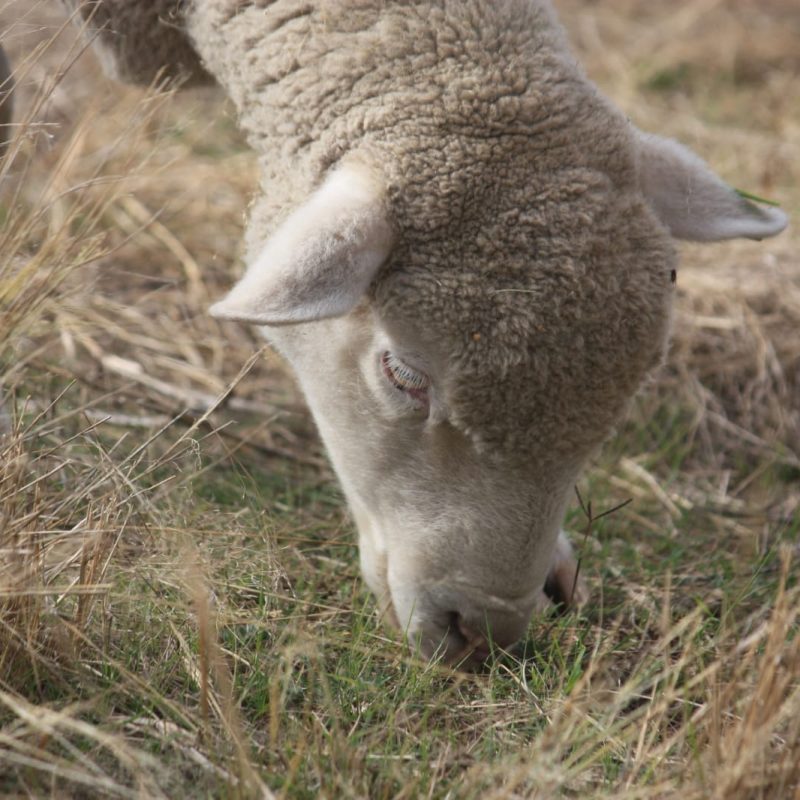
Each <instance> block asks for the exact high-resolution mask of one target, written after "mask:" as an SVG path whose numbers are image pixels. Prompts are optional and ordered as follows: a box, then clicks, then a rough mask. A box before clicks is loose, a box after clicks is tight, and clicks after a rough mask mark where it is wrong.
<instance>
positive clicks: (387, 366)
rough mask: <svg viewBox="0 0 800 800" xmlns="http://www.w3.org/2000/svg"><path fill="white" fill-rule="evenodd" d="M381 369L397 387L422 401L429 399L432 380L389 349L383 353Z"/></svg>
mask: <svg viewBox="0 0 800 800" xmlns="http://www.w3.org/2000/svg"><path fill="white" fill-rule="evenodd" d="M381 369H382V371H383V374H384V376H385V377H386V379H387V380H388V381H389V383H391V384H392V386H394V387H395V389H398V390H399V391H401V392H405V393H406V394H408V395H410V396H411V397H413V398H414V399H415V400H418V401H420V402H423V401H427V399H428V388H429V387H430V384H431V381H430V378H429V377H428V376H427V375H425V374H424V373H423V372H420V371H419V370H416V369H414V368H413V367H410V366H409V365H408V364H406V362H405V361H403V360H402V359H400V358H398V357H397V356H396V355H395V354H394V353H390V352H389V351H388V350H386V351H385V352H384V353H383V354H382V355H381Z"/></svg>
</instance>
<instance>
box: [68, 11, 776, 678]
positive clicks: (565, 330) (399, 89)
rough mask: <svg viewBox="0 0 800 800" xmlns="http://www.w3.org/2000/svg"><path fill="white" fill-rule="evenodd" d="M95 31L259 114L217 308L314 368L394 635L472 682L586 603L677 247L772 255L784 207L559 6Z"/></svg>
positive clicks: (319, 417) (235, 19) (655, 349)
mask: <svg viewBox="0 0 800 800" xmlns="http://www.w3.org/2000/svg"><path fill="white" fill-rule="evenodd" d="M63 1H64V2H66V4H67V6H68V7H69V8H70V9H71V10H72V11H73V12H74V11H75V9H76V8H77V0H63ZM80 13H82V14H83V15H84V18H85V19H91V20H92V24H94V25H96V26H98V27H99V28H100V31H99V34H98V43H99V46H100V48H101V50H102V52H103V54H104V61H105V63H106V64H107V65H109V68H110V70H111V72H112V74H115V75H117V76H119V77H122V78H126V79H130V80H134V81H140V82H142V81H144V82H146V81H150V80H152V79H154V78H155V77H156V76H158V75H162V74H175V75H179V74H183V75H184V77H185V79H186V80H187V81H188V82H189V83H192V82H194V83H199V82H203V81H205V80H207V79H208V78H209V77H213V79H214V80H216V81H217V82H218V83H219V84H220V85H221V86H222V88H223V89H224V90H225V91H226V92H227V94H228V95H229V96H230V97H231V98H232V100H233V102H234V103H235V105H236V108H237V111H238V116H239V121H240V125H241V126H242V128H243V130H244V131H245V132H246V134H247V136H248V139H249V142H250V144H251V145H252V147H253V148H254V149H255V151H256V152H257V154H258V156H259V164H260V170H261V193H260V194H259V196H258V197H257V199H256V200H255V203H254V205H253V207H252V210H251V215H250V221H249V224H248V229H247V233H246V262H247V265H248V266H247V268H246V270H245V273H244V275H243V277H242V278H241V280H240V282H239V283H238V284H237V285H236V286H234V287H233V289H232V290H231V291H230V293H229V294H228V296H227V297H225V298H224V299H222V300H221V301H219V302H217V303H216V304H215V305H214V306H213V307H212V309H211V313H212V314H213V315H215V316H216V317H218V318H220V319H226V320H237V321H242V322H248V323H253V324H255V325H257V326H260V328H261V330H262V331H263V333H264V335H265V336H266V338H267V339H268V340H269V341H270V342H271V343H272V345H273V346H274V347H275V348H276V349H277V350H278V351H279V352H281V353H282V354H283V355H284V356H285V357H286V358H287V359H288V361H289V362H290V363H291V364H292V365H293V367H294V369H295V371H296V373H297V377H298V380H299V383H300V385H301V387H302V389H303V391H304V393H305V396H306V398H307V401H308V404H309V406H310V408H311V411H312V413H313V415H314V418H315V420H316V423H317V426H318V428H319V431H320V434H321V436H322V438H323V440H324V442H325V444H326V447H327V450H328V453H329V455H330V458H331V461H332V463H333V465H334V467H335V469H336V472H337V474H338V476H339V479H340V482H341V484H342V487H343V490H344V493H345V495H346V498H347V501H348V504H349V507H350V510H351V512H352V514H353V517H354V519H355V522H356V526H357V528H358V536H359V554H360V563H361V569H362V573H363V575H364V578H365V580H366V583H367V585H368V586H369V587H370V589H371V590H372V591H373V592H374V594H375V595H376V597H377V599H378V603H379V606H380V608H381V610H382V612H383V613H384V614H385V616H386V618H387V619H388V620H390V621H391V622H393V624H394V625H396V626H397V627H398V628H399V629H401V630H402V631H404V632H405V634H406V635H407V637H408V639H409V640H410V641H411V642H412V643H414V644H416V645H417V646H419V648H420V649H421V651H422V652H423V653H424V654H425V655H426V656H429V657H433V656H434V655H440V656H441V657H443V658H444V659H445V660H446V661H448V662H451V663H462V664H467V665H474V664H478V663H480V662H481V661H482V660H484V659H485V657H486V655H487V653H488V651H489V644H490V642H494V643H495V644H496V645H498V646H500V647H508V646H511V645H512V644H513V643H514V642H516V641H517V640H519V639H520V638H521V637H522V636H523V635H524V634H525V631H526V629H527V625H528V622H529V619H530V616H531V614H532V613H533V611H534V610H535V609H537V608H540V607H542V605H543V604H544V603H545V602H546V598H545V592H547V593H548V594H551V595H554V596H556V597H560V598H562V599H564V600H566V601H568V602H569V601H571V602H578V601H580V599H581V597H582V596H583V595H584V594H585V588H584V587H583V585H582V584H581V583H580V582H576V570H577V567H576V563H575V559H574V557H573V555H572V550H571V548H570V545H569V542H568V540H567V538H566V536H565V534H564V533H563V531H562V530H561V521H562V518H563V514H564V512H565V508H566V505H567V502H568V498H569V497H570V493H571V490H572V486H573V484H574V482H575V480H576V477H577V475H578V474H579V472H580V470H581V468H582V466H583V465H584V464H585V463H586V461H587V459H588V458H589V457H590V455H591V454H593V453H594V452H595V451H596V450H597V448H598V447H599V446H600V445H601V444H602V442H603V441H604V440H605V439H606V438H607V437H608V435H609V434H610V432H611V431H612V429H613V428H614V426H615V425H616V424H617V423H618V422H619V420H620V419H621V418H622V416H623V415H624V413H625V410H626V408H627V407H628V405H629V402H630V400H631V398H632V397H633V395H634V394H635V392H636V391H637V389H638V387H639V386H640V385H641V384H642V383H643V381H644V380H645V379H646V378H647V376H649V375H651V374H652V373H653V371H654V370H655V369H656V368H657V367H658V366H659V365H660V364H661V362H662V360H663V358H664V353H665V348H666V342H667V337H668V330H669V324H670V311H671V304H672V298H673V293H674V286H673V281H672V277H673V276H674V270H675V269H676V266H677V257H676V250H675V245H674V241H673V240H674V239H688V240H694V241H703V242H711V241H719V240H723V239H729V238H734V237H749V238H755V239H760V238H763V237H767V236H773V235H775V234H777V233H779V232H780V231H781V230H782V229H783V228H784V227H785V225H786V222H787V220H786V217H785V215H784V214H783V213H782V212H781V211H779V210H778V209H775V208H762V207H760V206H757V205H755V204H754V203H752V202H750V201H748V200H746V199H744V198H743V197H741V196H740V195H739V194H738V193H736V192H735V191H734V190H732V189H731V188H730V187H728V186H727V185H726V184H725V183H724V182H723V181H721V180H720V179H719V178H718V177H717V176H716V175H715V174H714V173H713V172H712V171H711V170H710V169H709V168H708V167H707V166H706V164H705V163H704V162H703V161H701V160H700V159H699V158H698V157H697V156H696V155H694V154H693V153H691V152H690V151H689V150H687V149H686V148H684V147H683V146H681V145H680V144H678V143H676V142H674V141H670V140H667V139H664V138H661V137H659V136H656V135H652V134H647V133H643V132H641V131H639V130H637V129H636V128H635V127H634V126H633V125H632V124H631V123H630V122H629V121H628V120H627V119H626V118H625V117H624V116H623V115H622V114H621V113H620V112H619V111H618V110H616V109H615V108H614V107H613V106H612V105H611V103H610V102H609V101H608V100H606V99H605V98H604V97H603V96H602V95H601V94H600V93H599V92H598V90H597V89H596V88H595V87H594V86H593V85H592V84H591V83H590V82H589V81H588V79H587V78H586V76H585V75H584V74H583V73H582V71H581V70H580V68H579V67H578V66H577V64H576V62H575V59H574V58H573V56H572V54H571V52H570V50H569V47H568V44H567V41H566V37H565V34H564V32H563V31H562V29H561V27H560V24H559V22H558V21H557V18H556V15H555V12H554V11H553V9H552V7H551V5H550V3H548V2H545V0H412V1H411V2H392V0H325V1H324V2H323V0H272V2H269V1H268V0H187V1H185V2H181V1H179V0H157V1H156V2H149V1H148V0H99V1H98V2H92V3H90V4H88V5H85V6H83V7H81V9H80ZM92 14H93V15H94V16H93V17H91V16H90V15H92ZM576 588H577V591H576Z"/></svg>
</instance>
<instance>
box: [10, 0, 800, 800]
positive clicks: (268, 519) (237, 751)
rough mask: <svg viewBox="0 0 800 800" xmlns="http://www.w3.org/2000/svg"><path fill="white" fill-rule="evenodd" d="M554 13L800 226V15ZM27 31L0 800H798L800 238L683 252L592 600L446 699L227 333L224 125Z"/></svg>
mask: <svg viewBox="0 0 800 800" xmlns="http://www.w3.org/2000/svg"><path fill="white" fill-rule="evenodd" d="M560 7H561V13H562V16H563V17H564V19H565V21H567V22H569V23H570V25H571V27H572V30H571V33H572V36H573V40H574V41H575V42H576V46H577V48H578V49H579V51H580V55H581V59H582V61H583V62H584V63H585V64H586V65H587V68H588V69H589V71H590V73H591V74H592V75H593V76H594V77H595V78H596V79H597V80H598V81H599V82H600V83H601V85H602V86H603V87H604V89H605V91H607V92H608V93H609V94H611V95H612V96H614V98H615V99H616V100H617V102H619V103H620V104H621V105H622V106H623V107H624V108H625V109H626V111H627V112H628V113H629V114H630V115H631V116H632V117H633V118H634V120H635V121H636V122H638V123H639V124H642V125H643V126H645V127H649V128H651V129H654V130H659V131H660V132H662V133H665V134H668V135H675V136H678V137H680V138H682V139H684V140H685V141H687V143H689V144H691V145H692V146H693V147H695V148H696V149H697V150H698V151H700V152H701V153H703V155H706V156H708V157H709V158H710V159H711V160H712V161H713V162H714V163H715V166H717V167H718V168H719V169H720V170H721V171H722V172H723V173H724V174H725V175H726V176H727V177H728V179H729V180H730V181H731V182H732V183H735V184H741V185H746V186H748V187H750V188H752V189H753V190H754V191H756V192H758V194H759V195H762V196H764V195H765V196H768V197H771V198H775V199H776V200H778V201H780V202H781V204H782V206H783V207H784V208H786V210H787V212H788V213H789V214H790V215H793V216H794V217H795V218H796V217H797V214H798V207H799V206H800V202H799V201H800V193H799V192H798V189H797V186H798V185H800V180H798V178H800V175H798V167H797V164H796V163H795V161H794V160H793V158H792V156H791V154H792V153H794V152H796V150H797V147H798V145H800V115H799V112H798V109H800V103H799V102H798V99H800V98H798V96H797V86H796V81H795V79H794V74H795V72H794V65H795V61H794V60H793V59H796V53H795V50H796V48H795V47H794V39H793V38H792V37H791V36H787V34H786V31H790V30H791V29H792V26H795V28H796V26H797V25H799V24H800V18H799V17H798V12H797V10H796V8H794V4H793V3H790V2H785V3H784V2H780V1H779V0H771V2H770V3H769V4H765V5H764V8H763V9H761V8H759V10H757V11H756V10H754V8H753V7H752V5H747V4H745V3H744V2H743V0H742V2H740V1H739V0H736V2H731V3H726V4H709V3H701V2H693V1H692V2H686V3H683V4H681V5H680V9H679V10H678V11H675V8H674V5H673V4H666V3H664V4H658V3H656V4H653V3H646V2H644V0H617V2H615V3H614V4H608V5H607V7H606V6H604V8H603V9H602V10H600V9H598V8H596V7H595V4H592V3H589V2H587V1H585V0H564V2H562V3H561V4H560ZM744 10H747V14H746V15H745V13H744ZM701 12H702V13H701ZM10 21H13V22H14V24H13V25H11V24H4V25H0V30H4V31H5V32H4V35H3V39H4V46H6V48H7V49H8V50H9V52H10V54H11V56H12V60H13V61H14V64H15V67H16V70H17V75H16V78H17V83H18V86H19V93H18V116H17V119H18V121H19V122H20V124H19V129H18V131H17V135H16V137H15V139H14V143H13V145H12V147H11V150H10V153H9V156H8V157H7V158H6V159H5V160H4V161H3V163H2V165H0V207H1V208H2V215H0V218H2V220H3V223H2V227H0V308H1V309H2V313H0V794H3V795H4V796H8V797H55V798H64V797H103V798H106V797H113V798H118V797H119V798H127V797H148V798H151V797H152V798H159V797H162V798H182V797H185V798H197V797H261V798H265V797H266V798H268V797H273V796H275V797H287V798H289V797H291V798H304V797H309V798H311V797H314V798H317V797H330V798H338V797H370V798H418V797H436V798H445V797H449V798H473V797H474V798H515V797H526V798H527V797H538V798H551V797H576V798H577V797H580V798H584V797H598V798H602V797H614V798H625V800H634V798H662V797H674V796H677V795H680V796H681V797H683V798H687V799H691V798H708V797H713V798H732V799H734V798H735V800H738V799H739V798H783V797H786V798H789V797H794V796H797V794H798V792H799V791H800V766H799V765H800V638H799V637H798V613H800V587H799V586H798V581H797V554H798V543H799V542H800V514H798V506H799V504H800V489H799V488H798V487H799V486H800V481H798V477H799V476H800V386H799V385H798V384H800V371H798V370H800V342H799V341H798V338H797V334H796V331H797V330H800V267H798V263H797V257H796V252H797V245H798V241H797V234H796V233H795V232H793V231H791V230H790V231H789V232H788V233H787V234H785V235H784V236H783V237H782V238H779V239H776V240H773V241H770V242H765V243H762V244H759V245H756V244H752V243H741V244H731V245H720V246H715V247H712V248H708V249H700V248H689V247H687V248H686V250H685V253H684V261H683V265H682V267H681V269H680V271H679V275H678V287H679V307H678V309H677V312H676V322H675V332H676V337H675V343H674V346H673V348H672V352H671V355H670V359H669V362H668V364H667V365H666V366H665V367H664V369H663V370H662V371H661V373H660V374H659V376H658V379H657V380H656V381H655V382H654V384H653V385H652V386H650V387H647V389H646V390H645V391H643V393H642V394H641V395H640V397H639V398H638V399H637V401H636V403H635V405H634V408H633V410H632V413H631V415H630V417H629V419H628V421H627V422H626V423H625V424H624V425H623V426H622V427H621V429H620V431H619V432H618V435H617V436H616V437H615V438H614V439H613V440H612V441H610V442H609V443H608V445H607V447H606V448H605V449H604V451H603V453H602V454H601V456H600V457H599V458H598V460H597V461H596V462H595V463H594V464H592V465H591V466H590V468H589V469H588V470H587V473H586V475H585V477H584V478H583V479H582V482H581V484H580V486H579V491H580V494H581V497H582V498H583V499H584V502H585V503H586V504H588V503H589V502H591V514H592V516H593V517H594V518H595V520H594V521H593V522H592V524H591V525H587V520H586V515H585V513H584V512H583V511H582V510H581V508H580V506H579V504H578V503H577V502H576V503H575V504H574V506H573V508H571V510H570V511H569V514H568V518H567V527H568V529H569V530H570V531H571V532H572V538H573V541H574V542H575V544H576V546H577V547H578V548H579V549H580V553H581V559H582V562H581V563H582V571H583V574H584V575H585V576H586V578H587V580H588V581H589V584H590V587H591V592H592V600H591V602H590V603H589V604H588V606H587V607H586V608H585V609H583V610H582V611H581V612H580V613H570V614H566V615H563V616H550V617H542V618H537V619H535V620H534V621H533V622H532V625H531V628H530V631H529V637H528V640H527V642H526V643H525V646H524V648H523V649H522V650H521V651H520V652H519V653H517V654H514V655H511V654H504V653H495V654H494V656H493V658H492V660H491V662H490V664H489V667H488V669H487V670H486V672H485V673H482V674H469V675H468V674H461V673H457V672H453V671H451V670H449V669H446V668H444V667H442V666H441V665H438V664H429V663H426V662H424V661H423V660H421V659H420V658H418V657H417V656H416V655H415V654H414V653H411V652H409V651H408V650H407V649H406V648H405V646H404V645H403V644H402V643H401V642H399V641H397V640H396V638H395V637H394V636H393V635H392V634H390V633H389V632H388V631H386V630H385V629H384V628H383V627H382V626H381V624H380V623H379V621H378V620H377V617H376V612H375V606H374V603H373V602H372V600H371V598H370V597H369V595H368V593H367V591H366V589H365V587H364V585H363V582H362V581H361V579H360V577H359V574H358V566H357V551H356V548H355V544H354V541H355V538H354V532H353V528H352V523H351V522H350V521H349V519H348V517H347V514H346V511H345V509H344V508H343V501H342V498H341V495H340V493H339V490H338V488H337V487H336V484H335V480H334V478H333V475H332V473H331V471H330V469H329V467H328V466H327V465H326V462H325V459H324V456H323V454H322V452H321V448H320V445H319V443H318V441H317V439H316V436H315V434H314V432H313V429H312V426H311V424H310V422H309V420H308V417H307V415H306V413H305V412H304V410H303V407H302V401H301V399H300V398H299V396H298V394H297V391H296V389H295V388H294V386H293V383H292V381H291V379H290V378H289V376H288V373H287V371H286V368H285V367H284V366H283V365H282V364H281V363H280V361H279V360H278V359H277V357H276V356H274V355H273V354H271V353H270V352H268V351H266V350H263V349H261V347H262V346H261V343H260V342H259V341H258V340H257V338H256V337H255V336H254V335H253V333H252V331H250V330H248V329H246V328H245V327H243V326H235V325H220V324H219V323H216V322H215V321H213V320H211V319H210V318H208V316H207V315H206V313H205V309H206V308H207V306H208V305H209V303H210V302H211V301H212V299H213V298H217V297H219V296H220V295H221V294H222V292H223V291H224V290H225V288H226V287H228V286H229V285H230V284H231V282H232V280H233V279H234V275H235V273H236V263H237V257H238V253H239V251H238V248H239V239H240V234H241V227H242V218H243V214H244V212H245V209H246V206H247V202H248V198H249V196H250V193H251V192H252V191H253V190H254V183H253V175H254V163H253V158H252V156H251V155H250V154H249V153H248V151H247V149H246V147H245V146H244V144H243V142H242V141H241V140H240V138H239V137H238V135H237V134H236V132H235V129H234V126H233V125H232V124H231V118H230V114H231V112H230V110H229V109H228V107H227V106H225V105H224V104H222V103H221V102H220V100H219V99H218V98H216V97H215V96H213V95H212V94H187V95H175V94H172V93H170V92H169V91H166V90H163V89H153V90H152V91H150V92H147V93H144V94H143V93H141V92H137V91H134V90H128V89H120V88H119V87H116V86H113V85H112V84H110V83H107V82H105V81H104V80H102V79H101V78H99V77H98V74H97V70H96V68H95V66H94V63H93V62H92V60H91V56H90V55H89V54H82V53H80V47H79V46H78V45H76V43H75V39H74V36H73V35H72V33H71V32H70V31H69V30H67V31H62V32H61V33H59V28H60V25H61V19H60V17H58V15H57V13H56V12H55V10H53V9H52V8H51V7H50V6H49V5H45V4H39V3H34V4H30V3H23V2H14V3H6V4H5V5H0V22H2V23H9V22H10ZM710 31H713V32H714V36H713V37H709V32H710ZM675 65H679V66H678V67H676V66H675ZM684 65H685V66H684ZM67 66H69V69H66V67H67ZM62 67H63V68H62ZM670 70H673V71H674V70H679V74H678V72H676V73H675V74H676V78H675V79H674V80H673V78H671V77H670V78H669V79H668V80H660V79H659V80H654V79H653V76H658V75H665V76H670V75H671V74H672V73H671V72H670ZM62 73H63V74H62ZM54 75H60V77H59V79H58V80H57V81H54V80H51V78H52V76H54ZM726 76H728V77H726ZM729 76H734V78H735V79H729ZM737 76H738V77H737ZM745 78H746V80H745ZM754 109H757V111H758V113H757V114H754ZM628 499H630V500H631V502H630V503H629V504H627V505H625V506H624V507H623V508H620V509H619V510H617V511H616V512H614V513H613V514H609V515H607V516H602V517H601V515H602V514H603V512H604V511H607V510H609V509H612V508H614V507H616V506H618V505H620V504H621V503H623V502H624V501H626V500H628ZM587 510H588V509H587ZM587 530H588V533H587Z"/></svg>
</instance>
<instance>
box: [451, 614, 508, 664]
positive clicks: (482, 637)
mask: <svg viewBox="0 0 800 800" xmlns="http://www.w3.org/2000/svg"><path fill="white" fill-rule="evenodd" d="M451 620H452V622H451V626H452V627H453V629H454V630H455V631H457V632H458V635H459V636H460V637H461V638H462V639H463V640H464V652H463V656H462V658H466V659H468V660H469V661H474V662H479V663H483V662H484V661H486V660H487V659H488V658H489V656H490V654H491V651H492V646H491V643H490V641H489V637H488V636H487V635H486V634H484V633H481V632H480V631H477V630H475V629H474V628H472V627H471V626H469V625H467V624H466V623H465V622H464V619H463V617H462V616H461V614H459V613H458V612H457V611H454V612H453V613H452V615H451ZM495 644H497V643H496V642H495Z"/></svg>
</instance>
